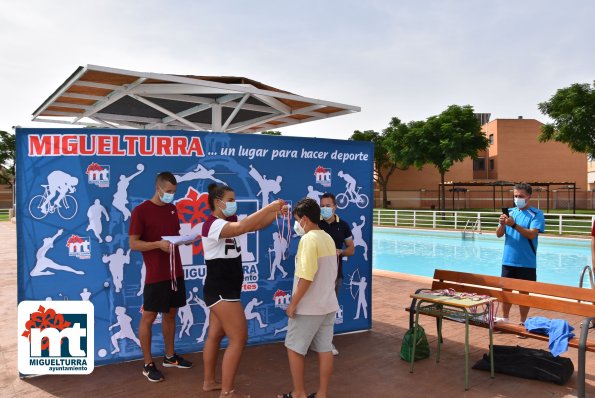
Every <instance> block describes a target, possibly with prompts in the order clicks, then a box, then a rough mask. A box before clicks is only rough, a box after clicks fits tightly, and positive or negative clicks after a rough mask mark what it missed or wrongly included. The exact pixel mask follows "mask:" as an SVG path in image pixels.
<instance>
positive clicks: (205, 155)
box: [16, 129, 374, 365]
mask: <svg viewBox="0 0 595 398" xmlns="http://www.w3.org/2000/svg"><path fill="white" fill-rule="evenodd" d="M16 138H17V199H16V200H17V206H16V208H17V238H18V239H17V242H18V248H17V250H18V259H17V261H18V295H19V297H18V301H19V302H21V301H23V300H89V301H91V302H92V303H93V305H94V307H95V363H96V364H98V365H101V364H107V363H114V362H120V361H126V360H131V359H136V358H140V357H142V353H141V349H140V342H139V340H138V324H139V320H140V317H141V313H142V303H143V297H142V295H143V286H144V276H145V275H144V264H143V259H142V256H141V253H140V252H135V251H131V250H130V248H129V244H128V227H129V223H130V214H131V211H132V210H133V209H134V207H136V206H137V205H139V204H140V203H142V202H143V201H144V200H147V199H150V198H151V197H152V196H153V194H154V192H155V177H156V176H157V174H158V173H159V172H161V171H170V172H172V173H173V174H174V175H175V176H176V179H177V181H178V185H177V192H176V199H175V201H174V204H175V205H176V207H177V209H178V214H179V219H180V233H181V234H187V233H191V232H193V228H194V230H197V228H199V227H200V224H201V223H202V222H203V221H204V220H206V219H207V217H208V215H209V214H210V210H209V208H208V202H207V187H208V185H209V184H210V183H212V182H217V183H222V184H227V185H229V186H231V187H232V188H233V189H234V191H235V194H236V200H237V202H238V216H239V218H240V219H241V218H242V217H243V216H244V215H248V214H250V213H252V212H254V211H256V210H258V209H260V208H262V207H263V206H264V205H266V204H267V203H270V202H271V201H272V200H275V199H278V198H282V199H284V200H286V201H288V202H289V203H290V204H292V203H296V202H297V201H298V200H299V199H301V198H304V197H311V198H314V199H316V200H318V201H319V200H320V196H321V195H322V194H323V193H324V192H331V193H333V194H335V195H336V198H337V205H338V209H337V214H339V216H340V217H341V218H342V219H344V220H346V221H348V223H349V225H350V227H351V229H352V232H353V236H354V242H355V246H356V251H355V255H353V256H352V257H349V258H348V259H347V260H344V262H343V269H344V270H343V273H344V284H343V286H342V288H341V291H340V297H339V305H340V311H338V313H337V316H336V321H335V332H336V333H342V332H351V331H357V330H366V329H370V328H371V304H372V302H371V291H372V289H371V287H372V286H371V281H372V278H371V276H372V272H371V258H372V253H371V250H372V206H373V200H372V199H373V181H372V175H373V158H374V155H373V145H372V144H371V143H367V142H359V141H342V140H329V139H311V138H296V137H282V136H268V135H242V134H225V133H207V132H188V131H142V130H112V129H17V131H16ZM292 227H293V222H292V223H291V224H290V225H288V224H287V223H282V222H281V219H279V222H278V223H273V224H272V225H271V226H269V227H267V228H265V229H263V230H261V231H258V232H254V233H248V234H245V235H243V236H242V237H241V238H240V239H241V247H242V249H243V253H242V261H243V265H244V286H243V289H242V291H243V293H242V303H243V305H244V308H245V314H246V318H247V319H248V333H249V343H250V344H262V343H267V342H271V341H279V340H283V339H284V337H285V330H286V326H287V317H286V315H285V308H286V306H287V304H288V302H289V301H290V299H291V293H292V281H293V271H294V257H295V253H296V251H297V246H298V242H299V237H297V236H296V235H295V233H294V232H293V229H292ZM180 255H181V258H182V263H183V268H184V275H185V280H186V296H187V304H186V306H185V307H182V308H180V309H179V311H178V317H177V320H176V343H175V344H176V350H177V352H178V353H186V352H196V351H201V350H202V348H203V344H204V339H205V337H206V331H207V328H208V312H209V309H208V308H207V307H206V306H205V303H204V301H203V299H202V288H203V283H204V280H205V276H206V266H205V263H204V257H203V248H202V243H201V241H200V239H199V240H197V241H196V242H194V244H192V245H187V246H180ZM159 322H160V317H158V318H157V320H156V321H155V323H156V324H158V323H159ZM152 348H153V353H154V355H156V356H158V355H162V353H163V348H164V346H163V338H162V336H161V327H160V325H158V326H157V327H154V328H153V347H152Z"/></svg>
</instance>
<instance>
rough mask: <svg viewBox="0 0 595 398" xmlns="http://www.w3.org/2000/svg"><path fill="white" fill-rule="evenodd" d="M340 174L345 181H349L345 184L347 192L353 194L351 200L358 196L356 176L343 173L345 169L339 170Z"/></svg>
mask: <svg viewBox="0 0 595 398" xmlns="http://www.w3.org/2000/svg"><path fill="white" fill-rule="evenodd" d="M338 176H339V177H341V178H343V179H344V180H345V182H346V183H347V184H346V185H345V187H346V188H347V193H348V194H349V196H351V198H350V199H349V200H353V199H354V198H355V197H356V195H357V194H356V192H355V186H356V184H357V183H356V181H355V178H353V177H352V176H350V175H349V174H347V173H343V171H342V170H341V171H339V173H338Z"/></svg>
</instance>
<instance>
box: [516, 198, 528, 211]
mask: <svg viewBox="0 0 595 398" xmlns="http://www.w3.org/2000/svg"><path fill="white" fill-rule="evenodd" d="M514 204H515V205H516V207H518V208H519V209H522V208H523V207H525V206H527V202H526V201H525V199H524V198H514Z"/></svg>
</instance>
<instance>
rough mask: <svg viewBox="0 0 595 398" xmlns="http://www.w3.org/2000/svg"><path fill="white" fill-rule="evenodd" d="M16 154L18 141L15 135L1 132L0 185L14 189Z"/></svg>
mask: <svg viewBox="0 0 595 398" xmlns="http://www.w3.org/2000/svg"><path fill="white" fill-rule="evenodd" d="M15 152H16V139H15V135H14V134H10V133H7V132H6V131H1V130H0V166H2V171H1V172H0V183H3V184H8V185H10V186H11V187H12V184H13V180H14V176H15V174H14V162H15Z"/></svg>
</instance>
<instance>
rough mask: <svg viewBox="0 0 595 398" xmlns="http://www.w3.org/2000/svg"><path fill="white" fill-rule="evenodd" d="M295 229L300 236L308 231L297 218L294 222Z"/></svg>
mask: <svg viewBox="0 0 595 398" xmlns="http://www.w3.org/2000/svg"><path fill="white" fill-rule="evenodd" d="M293 230H294V231H295V233H296V234H297V235H298V236H304V234H305V233H306V231H305V230H304V227H302V225H301V224H300V223H299V222H298V221H297V220H295V221H294V222H293Z"/></svg>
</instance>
